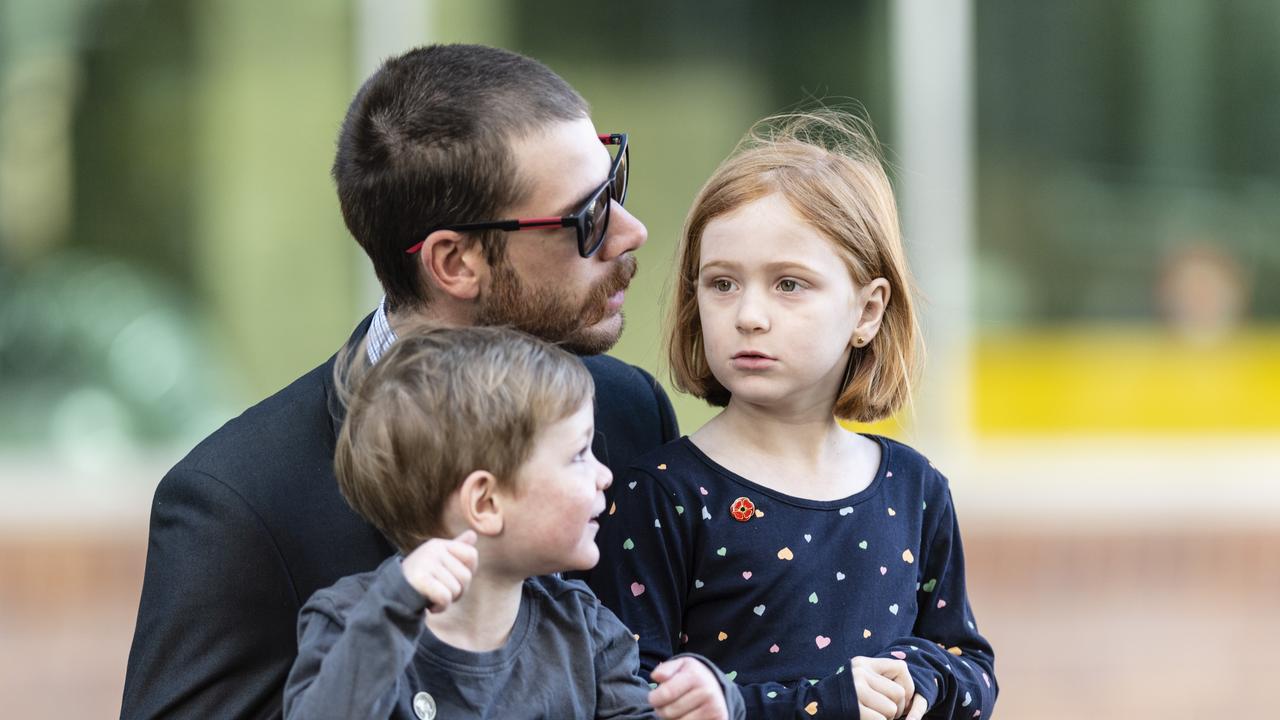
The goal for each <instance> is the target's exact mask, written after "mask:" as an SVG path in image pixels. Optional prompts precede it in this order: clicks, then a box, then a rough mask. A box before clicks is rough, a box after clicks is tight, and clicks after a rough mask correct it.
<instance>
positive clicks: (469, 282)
mask: <svg viewBox="0 0 1280 720" xmlns="http://www.w3.org/2000/svg"><path fill="white" fill-rule="evenodd" d="M418 262H419V264H420V265H421V267H422V274H423V277H425V278H426V280H427V282H428V283H429V284H431V285H432V286H433V287H437V288H439V289H440V291H441V292H443V293H444V294H446V295H448V296H450V297H452V298H455V299H458V300H474V299H475V298H476V296H477V295H479V294H480V287H481V285H482V283H483V280H484V278H485V277H486V276H487V275H488V273H489V263H488V262H487V261H485V257H484V248H483V247H482V245H481V243H480V242H478V241H474V240H472V241H468V239H467V238H466V236H464V235H462V234H461V233H458V232H456V231H454V230H436V231H435V232H433V233H431V234H430V235H428V236H427V237H426V239H425V240H423V241H422V249H421V250H419V251H418Z"/></svg>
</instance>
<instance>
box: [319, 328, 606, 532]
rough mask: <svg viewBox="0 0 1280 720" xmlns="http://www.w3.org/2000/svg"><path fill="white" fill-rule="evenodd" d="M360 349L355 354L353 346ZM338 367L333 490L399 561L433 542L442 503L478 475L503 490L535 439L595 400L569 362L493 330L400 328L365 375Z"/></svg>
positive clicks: (548, 348) (350, 361)
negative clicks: (340, 399) (340, 417)
mask: <svg viewBox="0 0 1280 720" xmlns="http://www.w3.org/2000/svg"><path fill="white" fill-rule="evenodd" d="M354 347H358V346H354ZM362 358H363V355H362V354H361V353H351V354H349V355H348V356H347V357H345V358H343V359H342V360H341V361H340V362H339V363H338V370H337V372H336V374H337V379H338V383H339V385H338V386H339V388H340V390H341V392H342V394H343V396H344V401H345V403H346V406H347V415H346V419H345V420H344V421H343V424H342V430H341V431H340V432H339V433H338V444H337V448H336V451H335V455H334V468H335V474H336V475H337V478H338V487H339V488H340V489H341V490H342V494H343V496H344V497H345V498H346V499H347V502H348V503H349V504H350V505H351V507H352V508H354V509H355V511H356V512H357V513H359V514H360V516H361V517H363V518H364V519H365V520H368V521H369V522H370V523H371V524H372V525H373V526H374V527H377V528H378V529H379V530H381V531H382V533H383V534H384V535H386V537H387V538H388V539H389V540H390V541H391V543H392V544H393V545H395V546H396V548H398V549H399V550H400V551H401V552H403V553H408V552H411V551H412V550H413V549H414V548H416V547H417V546H418V545H421V544H422V543H423V542H425V541H427V540H428V539H430V538H433V537H440V536H441V533H442V532H443V527H442V522H441V521H442V518H443V516H442V510H443V508H444V504H445V501H446V499H447V498H448V497H449V495H451V494H452V493H453V492H454V491H455V490H457V489H458V487H460V486H461V484H462V481H463V480H465V479H466V477H467V476H468V475H470V474H471V473H472V472H474V471H476V470H487V471H489V472H491V473H493V475H494V476H495V477H496V478H497V481H498V483H499V485H500V486H503V487H508V488H511V489H513V490H514V491H516V492H519V488H518V487H514V486H513V485H512V483H513V482H514V480H515V475H516V473H517V471H518V470H519V468H520V466H521V465H522V464H524V462H525V461H526V460H528V459H529V456H530V455H531V454H532V452H533V447H534V442H535V440H536V439H537V435H538V433H539V432H541V431H542V430H544V429H546V428H547V427H548V426H550V425H552V424H554V423H556V422H558V421H560V420H563V419H564V418H566V417H569V416H570V415H572V414H573V413H574V412H577V410H578V409H580V408H581V407H582V405H583V403H586V402H590V401H591V399H592V397H593V395H594V384H593V383H592V380H591V374H590V373H589V372H587V369H586V367H585V366H584V365H583V364H582V361H581V360H579V359H578V358H576V357H574V356H573V355H570V354H569V353H567V352H565V351H564V350H561V349H560V348H558V347H555V346H554V345H551V344H549V343H546V342H543V341H542V340H539V339H537V338H535V337H533V336H531V335H527V334H525V333H522V332H519V331H516V330H510V329H507V328H498V327H460V328H440V327H430V326H427V325H425V324H424V325H418V326H416V327H411V328H408V329H402V330H401V335H400V338H399V339H398V340H397V341H396V342H395V343H394V344H392V346H391V347H390V349H388V350H387V352H386V353H385V354H384V355H383V356H382V358H381V359H379V360H378V363H377V364H376V365H374V366H373V367H371V368H365V369H352V366H353V365H355V364H357V361H359V360H361V359H362Z"/></svg>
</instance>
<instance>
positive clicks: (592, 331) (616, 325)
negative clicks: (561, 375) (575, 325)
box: [560, 310, 625, 355]
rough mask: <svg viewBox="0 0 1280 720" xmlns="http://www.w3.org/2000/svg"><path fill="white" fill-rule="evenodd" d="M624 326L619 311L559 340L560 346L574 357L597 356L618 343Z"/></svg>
mask: <svg viewBox="0 0 1280 720" xmlns="http://www.w3.org/2000/svg"><path fill="white" fill-rule="evenodd" d="M624 325H625V322H624V320H623V317H622V311H621V310H619V311H618V312H616V313H614V314H613V315H610V316H608V317H606V318H604V319H603V320H601V321H599V322H597V323H595V324H593V325H588V326H586V327H584V328H579V329H578V330H576V331H574V332H573V333H572V334H570V335H569V336H568V337H566V338H564V339H563V340H561V341H560V345H561V347H563V348H564V349H566V350H568V351H570V352H572V353H574V354H576V355H599V354H601V353H604V352H608V351H609V350H610V349H611V348H612V347H613V346H614V345H616V344H617V343H618V338H620V337H622V328H623V326H624Z"/></svg>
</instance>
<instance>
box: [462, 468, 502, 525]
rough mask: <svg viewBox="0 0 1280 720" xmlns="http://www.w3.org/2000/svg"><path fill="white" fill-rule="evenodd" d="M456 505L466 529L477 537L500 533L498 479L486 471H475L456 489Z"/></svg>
mask: <svg viewBox="0 0 1280 720" xmlns="http://www.w3.org/2000/svg"><path fill="white" fill-rule="evenodd" d="M458 504H459V505H460V508H459V509H460V510H461V512H462V518H463V520H464V521H465V522H466V524H467V527H469V528H471V529H472V530H475V531H476V534H478V535H487V536H489V537H493V536H495V535H498V534H500V533H501V532H502V527H503V524H504V523H503V517H502V502H501V500H500V498H499V497H498V478H497V477H495V476H494V475H493V473H491V472H489V471H488V470H476V471H474V472H472V473H471V474H470V475H468V476H467V478H466V479H465V480H463V481H462V486H461V487H459V488H458Z"/></svg>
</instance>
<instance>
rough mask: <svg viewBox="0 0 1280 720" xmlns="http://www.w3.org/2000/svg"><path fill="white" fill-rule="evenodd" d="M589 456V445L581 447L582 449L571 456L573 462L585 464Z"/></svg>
mask: <svg viewBox="0 0 1280 720" xmlns="http://www.w3.org/2000/svg"><path fill="white" fill-rule="evenodd" d="M590 454H591V446H590V445H586V446H583V448H582V449H581V450H579V451H578V453H577V454H576V455H574V456H573V461H574V462H586V461H587V456H588V455H590Z"/></svg>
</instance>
